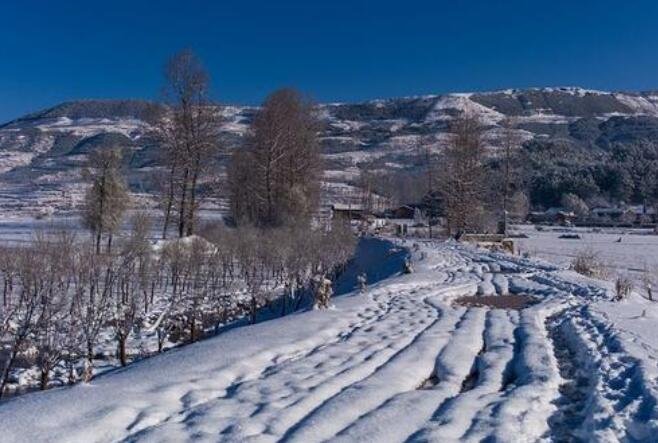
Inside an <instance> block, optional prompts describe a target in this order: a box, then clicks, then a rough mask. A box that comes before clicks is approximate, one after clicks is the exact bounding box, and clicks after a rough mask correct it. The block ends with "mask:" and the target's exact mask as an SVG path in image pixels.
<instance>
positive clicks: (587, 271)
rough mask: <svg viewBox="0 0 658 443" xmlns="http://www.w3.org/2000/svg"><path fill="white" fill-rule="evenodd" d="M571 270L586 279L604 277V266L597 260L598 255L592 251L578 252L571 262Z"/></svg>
mask: <svg viewBox="0 0 658 443" xmlns="http://www.w3.org/2000/svg"><path fill="white" fill-rule="evenodd" d="M571 269H573V270H574V271H576V272H577V273H579V274H582V275H585V276H587V277H592V278H605V277H606V269H605V265H604V264H603V262H602V261H601V259H600V258H599V254H598V253H597V252H596V251H594V250H593V249H584V250H582V251H580V252H578V253H577V254H576V256H575V257H574V258H573V260H572V261H571Z"/></svg>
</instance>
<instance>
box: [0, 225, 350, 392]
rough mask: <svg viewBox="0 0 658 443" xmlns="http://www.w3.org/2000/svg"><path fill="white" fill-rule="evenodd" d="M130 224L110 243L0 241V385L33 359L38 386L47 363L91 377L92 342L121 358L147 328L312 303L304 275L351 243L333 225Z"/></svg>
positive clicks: (187, 328) (214, 322)
mask: <svg viewBox="0 0 658 443" xmlns="http://www.w3.org/2000/svg"><path fill="white" fill-rule="evenodd" d="M132 226H133V227H132V230H131V232H130V234H129V235H126V236H123V237H121V238H119V240H118V241H117V242H116V246H115V247H114V248H113V252H112V253H107V252H102V253H97V250H96V242H95V239H94V240H91V241H85V240H82V239H76V238H75V237H74V236H73V235H71V234H67V233H60V234H57V235H52V234H51V235H45V234H40V235H37V236H36V238H35V239H34V242H33V243H32V244H31V245H30V246H27V247H3V248H0V284H1V285H2V288H3V293H2V304H1V305H0V371H1V372H0V395H2V393H4V392H5V391H6V388H7V385H8V384H9V383H10V382H12V379H13V377H14V370H15V369H16V368H17V367H21V368H36V369H38V372H39V374H40V377H39V378H40V380H39V382H38V385H39V386H40V388H41V389H46V388H47V387H48V386H49V385H51V375H52V373H53V370H54V369H55V368H56V367H59V369H58V373H60V374H61V373H62V370H63V369H62V368H66V369H65V371H66V373H67V374H68V381H69V382H75V381H76V380H78V379H79V378H82V379H84V380H89V379H90V378H91V376H92V374H93V366H94V361H95V360H96V357H97V355H98V353H100V354H102V355H103V358H106V357H108V355H105V354H106V353H107V352H108V350H109V353H110V355H109V356H111V354H114V355H115V357H116V358H117V360H118V362H119V363H120V364H121V365H125V364H127V362H128V361H129V360H130V359H131V358H132V357H134V356H136V353H137V352H138V350H137V348H136V347H135V346H138V344H139V342H140V340H143V339H145V337H151V344H155V342H156V341H157V350H158V351H162V350H163V349H164V347H165V345H166V344H167V343H178V342H192V341H196V340H198V339H199V338H201V337H203V336H204V335H206V334H208V333H211V332H212V331H214V332H218V331H219V328H220V327H221V325H223V324H226V323H227V322H229V321H232V320H235V319H237V318H240V317H244V318H245V319H249V320H251V321H252V322H254V321H256V319H257V316H258V314H259V312H263V310H264V309H265V310H266V311H267V312H270V315H285V314H286V313H288V312H291V311H292V310H295V309H297V308H299V307H300V306H302V305H305V304H310V302H311V299H312V296H313V293H314V291H313V284H314V281H315V280H314V278H313V277H314V276H316V275H331V274H332V273H334V272H336V271H337V270H338V269H340V268H341V267H342V266H344V264H345V263H346V262H347V260H348V259H349V258H350V257H351V256H352V253H353V249H354V246H355V239H354V236H353V235H352V233H351V231H350V229H349V227H346V226H343V225H335V226H333V227H331V229H312V230H309V229H299V228H297V227H293V226H287V227H284V228H279V229H268V230H262V229H256V228H249V227H244V228H238V229H229V228H225V227H223V226H218V227H212V228H205V229H204V233H203V234H204V237H205V238H203V237H198V236H194V237H189V238H188V239H185V240H177V241H170V242H168V243H166V244H165V246H164V247H162V248H161V249H159V250H157V249H156V250H154V249H153V247H152V246H151V244H150V242H149V241H148V240H147V234H148V232H149V231H150V222H149V220H148V218H147V217H145V216H143V215H138V216H136V217H135V218H134V219H133V221H132ZM268 307H269V309H267V308H268ZM108 337H113V339H112V340H113V341H114V345H112V343H111V342H109V343H108V342H107V340H108ZM146 339H148V338H146ZM131 340H133V342H134V343H135V346H133V348H130V347H129V342H130V341H131ZM142 344H143V343H142ZM112 349H114V351H113V352H112ZM14 381H15V380H14ZM60 381H61V380H60Z"/></svg>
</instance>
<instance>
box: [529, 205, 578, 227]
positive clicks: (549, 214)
mask: <svg viewBox="0 0 658 443" xmlns="http://www.w3.org/2000/svg"><path fill="white" fill-rule="evenodd" d="M575 219H576V214H574V213H573V212H571V211H567V210H565V209H563V208H555V207H554V208H549V209H548V210H546V211H533V212H531V213H530V214H528V221H530V222H531V223H548V224H559V225H562V226H569V225H571V224H573V222H574V220H575Z"/></svg>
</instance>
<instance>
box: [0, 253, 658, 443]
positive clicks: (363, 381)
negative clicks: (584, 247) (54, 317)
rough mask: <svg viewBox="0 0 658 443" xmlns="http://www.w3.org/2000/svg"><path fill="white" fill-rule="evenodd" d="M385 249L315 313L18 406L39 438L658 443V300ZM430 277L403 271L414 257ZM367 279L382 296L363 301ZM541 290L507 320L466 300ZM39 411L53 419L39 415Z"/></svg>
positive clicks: (547, 269)
mask: <svg viewBox="0 0 658 443" xmlns="http://www.w3.org/2000/svg"><path fill="white" fill-rule="evenodd" d="M395 242H396V243H397V245H395V246H393V245H392V244H389V243H384V242H382V241H380V240H368V241H366V242H365V243H364V244H365V245H366V246H365V248H366V249H363V250H361V251H360V255H359V256H358V257H357V260H356V262H355V264H354V265H353V266H352V268H350V269H348V271H347V273H346V274H345V275H344V276H343V277H342V280H341V282H339V283H338V286H339V287H340V288H341V289H339V290H337V291H336V292H337V293H339V294H344V295H341V296H338V297H336V298H335V299H334V301H333V304H334V309H331V310H309V311H304V312H299V313H296V314H293V315H290V316H287V317H283V318H279V319H275V320H271V321H267V322H264V323H260V324H257V325H253V326H248V327H240V328H235V329H232V330H229V331H227V332H225V333H223V334H221V335H219V336H217V337H214V338H211V339H207V340H205V341H202V342H199V343H196V344H194V345H189V346H185V347H181V348H177V349H174V350H170V351H168V352H165V353H164V354H162V355H160V356H156V357H153V358H150V359H146V360H142V361H140V362H138V363H135V364H132V365H130V366H129V367H127V368H125V369H123V370H116V371H110V372H108V373H106V374H104V375H102V376H99V377H97V378H96V379H94V380H93V381H92V382H91V383H89V384H82V385H77V386H74V387H71V388H61V389H55V390H51V391H48V392H45V393H33V394H28V395H24V396H22V397H17V398H15V399H12V400H10V401H8V402H6V403H4V404H2V405H0V433H1V435H3V439H6V440H7V441H15V442H28V441H35V440H38V441H53V442H56V441H67V442H71V441H73V442H75V441H85V442H89V441H100V442H105V441H117V440H128V441H158V442H160V441H188V440H198V441H248V440H249V441H265V442H267V441H279V440H286V441H299V442H316V441H326V440H333V441H406V440H421V441H458V440H459V441H483V440H484V441H553V440H561V439H570V438H578V439H581V440H585V441H592V440H598V441H618V440H633V441H650V440H651V437H652V436H653V435H655V432H656V431H658V411H657V410H656V407H655V405H656V401H658V382H657V380H658V364H657V362H658V360H657V359H658V339H656V335H655V334H653V333H652V332H653V331H655V330H656V327H657V326H658V308H656V306H658V305H657V304H655V303H653V302H649V301H648V300H646V299H644V298H642V297H640V296H639V295H637V294H634V295H632V296H631V297H630V298H628V299H627V300H625V301H622V302H614V301H612V292H611V291H610V284H609V283H606V282H602V281H598V280H593V279H588V278H585V277H582V276H579V275H577V274H575V273H574V272H572V271H567V270H565V269H564V267H563V266H560V265H553V264H550V263H548V262H546V261H542V260H538V259H534V258H524V257H520V256H510V255H505V254H502V253H496V252H489V251H487V250H483V249H477V248H475V247H473V246H466V245H461V244H457V243H454V242H426V241H415V242H414V241H409V240H407V241H405V240H395ZM402 248H406V249H407V250H408V251H409V254H410V257H411V259H412V262H413V268H414V273H412V274H401V273H400V272H399V271H400V270H401V263H402V258H403V257H404V254H405V253H404V250H403V249H402ZM364 270H365V271H366V272H367V275H368V280H369V287H368V288H367V290H366V291H365V292H363V293H361V292H350V291H351V290H352V288H353V287H354V278H355V276H356V275H357V274H358V273H360V272H362V271H364ZM508 292H510V293H515V294H528V295H532V296H533V297H536V298H537V299H538V300H539V303H537V304H535V305H533V306H531V307H528V308H526V309H523V310H521V311H516V310H504V309H489V308H485V307H464V306H458V305H455V304H453V300H454V299H455V298H457V297H460V296H463V295H474V294H477V293H481V294H489V295H493V296H503V295H505V294H507V293H508ZM34 417H39V419H38V420H35V419H34Z"/></svg>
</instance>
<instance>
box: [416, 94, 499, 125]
mask: <svg viewBox="0 0 658 443" xmlns="http://www.w3.org/2000/svg"><path fill="white" fill-rule="evenodd" d="M470 95H471V94H448V95H444V96H441V97H440V98H439V100H437V102H436V104H435V105H434V107H433V108H432V110H431V111H430V112H429V113H428V115H427V117H426V121H428V122H429V121H435V120H446V119H450V118H451V117H450V116H449V115H448V114H445V112H444V111H445V110H449V109H457V110H460V111H462V112H465V113H468V114H473V115H477V116H478V117H479V118H480V119H481V121H482V123H483V124H496V123H498V122H500V121H501V120H503V119H504V118H505V115H504V114H502V113H500V112H498V111H495V110H493V109H491V108H488V107H486V106H484V105H481V104H479V103H477V102H475V101H473V100H471V99H470Z"/></svg>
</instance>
